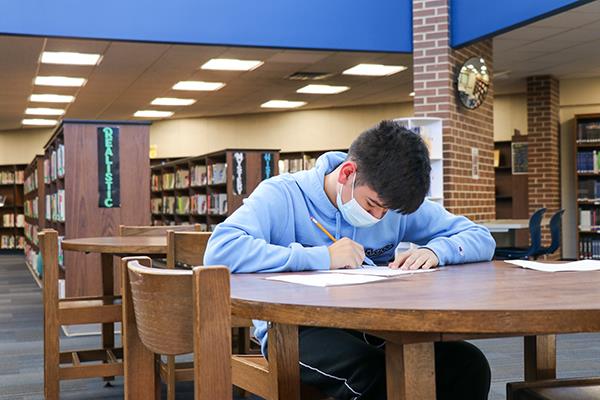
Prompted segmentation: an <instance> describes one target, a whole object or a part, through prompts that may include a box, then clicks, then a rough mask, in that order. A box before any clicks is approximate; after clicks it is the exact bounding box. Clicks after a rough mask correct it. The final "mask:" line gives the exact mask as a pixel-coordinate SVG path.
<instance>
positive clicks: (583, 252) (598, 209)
mask: <svg viewBox="0 0 600 400" xmlns="http://www.w3.org/2000/svg"><path fill="white" fill-rule="evenodd" d="M574 151H575V157H574V159H575V177H574V178H575V179H574V180H575V182H576V187H577V194H576V196H577V243H578V249H577V250H578V258H581V259H600V114H583V115H576V116H575V137H574Z"/></svg>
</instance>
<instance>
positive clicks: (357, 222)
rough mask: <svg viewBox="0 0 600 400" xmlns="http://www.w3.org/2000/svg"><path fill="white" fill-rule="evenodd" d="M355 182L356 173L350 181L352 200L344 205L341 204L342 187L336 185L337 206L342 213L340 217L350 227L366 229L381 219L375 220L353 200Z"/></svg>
mask: <svg viewBox="0 0 600 400" xmlns="http://www.w3.org/2000/svg"><path fill="white" fill-rule="evenodd" d="M355 182H356V173H355V174H354V179H353V180H352V199H350V201H349V202H347V203H346V204H343V203H342V188H343V186H342V185H341V184H339V183H338V187H339V189H338V192H337V198H336V202H337V206H338V209H339V210H340V212H341V213H342V217H344V219H345V220H346V222H348V223H349V224H350V225H352V226H354V227H356V228H368V227H371V226H373V225H375V224H376V223H378V222H379V221H381V219H379V218H375V217H374V216H372V215H371V214H369V212H368V211H367V210H365V209H364V208H362V207H361V205H360V204H358V201H356V199H355V198H354V183H355Z"/></svg>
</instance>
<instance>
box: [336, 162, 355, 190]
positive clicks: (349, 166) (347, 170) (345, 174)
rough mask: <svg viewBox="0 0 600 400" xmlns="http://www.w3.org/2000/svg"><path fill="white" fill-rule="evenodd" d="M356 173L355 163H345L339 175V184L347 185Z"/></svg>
mask: <svg viewBox="0 0 600 400" xmlns="http://www.w3.org/2000/svg"><path fill="white" fill-rule="evenodd" d="M355 172H356V163H355V162H354V161H344V162H343V163H342V168H340V174H339V175H338V182H339V183H341V184H342V185H345V184H346V182H348V179H349V178H350V176H352V174H353V173H355Z"/></svg>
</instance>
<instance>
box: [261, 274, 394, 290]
mask: <svg viewBox="0 0 600 400" xmlns="http://www.w3.org/2000/svg"><path fill="white" fill-rule="evenodd" d="M265 279H267V280H270V281H281V282H289V283H297V284H300V285H308V286H320V287H327V286H342V285H358V284H361V283H370V282H377V281H382V280H385V279H386V277H382V276H369V275H352V274H319V273H315V274H288V273H282V274H279V275H277V276H270V277H268V278H265Z"/></svg>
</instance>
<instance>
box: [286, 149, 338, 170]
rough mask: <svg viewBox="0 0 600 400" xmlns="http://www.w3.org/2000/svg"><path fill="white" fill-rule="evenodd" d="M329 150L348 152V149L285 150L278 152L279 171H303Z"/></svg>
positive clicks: (313, 164) (311, 166) (312, 165)
mask: <svg viewBox="0 0 600 400" xmlns="http://www.w3.org/2000/svg"><path fill="white" fill-rule="evenodd" d="M329 151H341V152H343V153H346V152H348V149H332V150H311V151H287V152H281V153H279V173H280V174H285V173H290V174H293V173H294V172H298V171H305V170H308V169H311V168H313V167H314V166H315V164H316V162H317V159H318V158H319V157H320V156H322V155H323V154H324V153H327V152H329Z"/></svg>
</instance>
